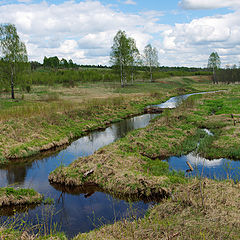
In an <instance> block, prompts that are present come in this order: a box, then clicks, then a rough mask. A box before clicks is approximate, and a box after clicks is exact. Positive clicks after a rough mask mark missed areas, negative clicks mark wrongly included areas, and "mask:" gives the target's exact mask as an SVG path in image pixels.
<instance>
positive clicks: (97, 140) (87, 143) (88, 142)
mask: <svg viewBox="0 0 240 240" xmlns="http://www.w3.org/2000/svg"><path fill="white" fill-rule="evenodd" d="M115 139H116V129H115V128H114V127H109V128H107V129H106V130H105V131H103V132H95V133H92V134H90V135H89V136H86V137H82V138H80V139H79V140H77V141H75V142H73V143H72V144H71V145H70V146H69V147H68V148H67V149H66V151H67V152H69V153H71V154H73V155H82V156H87V155H90V154H92V153H93V152H94V151H95V150H97V149H99V148H101V147H103V146H105V145H107V144H109V143H111V142H113V141H114V140H115Z"/></svg>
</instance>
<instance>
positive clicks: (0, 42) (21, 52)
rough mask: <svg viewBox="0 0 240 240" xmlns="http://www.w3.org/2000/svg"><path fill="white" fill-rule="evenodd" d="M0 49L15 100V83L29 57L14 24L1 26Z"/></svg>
mask: <svg viewBox="0 0 240 240" xmlns="http://www.w3.org/2000/svg"><path fill="white" fill-rule="evenodd" d="M0 47H1V55H2V60H3V61H4V63H5V69H6V71H8V72H9V75H10V77H9V78H10V85H11V94H12V99H14V98H15V96H14V85H15V81H16V79H17V77H18V74H19V73H20V72H21V71H23V69H24V68H25V66H26V63H27V62H28V56H27V50H26V46H25V44H24V43H23V42H21V41H20V38H19V36H18V34H17V29H16V27H15V26H14V25H13V24H1V25H0ZM9 75H8V76H9Z"/></svg>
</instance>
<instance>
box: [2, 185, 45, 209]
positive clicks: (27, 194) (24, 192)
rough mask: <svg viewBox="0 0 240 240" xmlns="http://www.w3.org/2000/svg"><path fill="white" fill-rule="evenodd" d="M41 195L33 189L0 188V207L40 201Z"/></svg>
mask: <svg viewBox="0 0 240 240" xmlns="http://www.w3.org/2000/svg"><path fill="white" fill-rule="evenodd" d="M42 200H43V196H42V195H41V194H39V193H37V192H36V191H35V190H33V189H14V188H11V187H5V188H0V207H2V206H11V205H21V204H32V203H40V202H41V201H42Z"/></svg>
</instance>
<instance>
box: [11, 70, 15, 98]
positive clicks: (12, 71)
mask: <svg viewBox="0 0 240 240" xmlns="http://www.w3.org/2000/svg"><path fill="white" fill-rule="evenodd" d="M11 90H12V99H15V96H14V68H13V67H12V68H11Z"/></svg>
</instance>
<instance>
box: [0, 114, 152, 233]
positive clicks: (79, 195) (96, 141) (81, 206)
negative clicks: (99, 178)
mask: <svg viewBox="0 0 240 240" xmlns="http://www.w3.org/2000/svg"><path fill="white" fill-rule="evenodd" d="M155 116H156V114H144V115H142V116H137V117H133V118H130V119H126V120H123V121H121V122H118V123H115V124H112V125H111V126H110V127H108V128H106V129H105V130H103V131H94V132H92V133H90V134H89V135H88V136H85V137H82V138H79V139H78V140H76V141H74V142H72V144H71V145H69V146H68V147H66V148H65V149H64V150H61V151H59V152H55V153H54V154H52V155H50V156H49V153H47V155H46V156H45V157H43V158H40V157H36V158H35V159H34V158H33V159H32V160H30V161H27V162H25V163H17V162H16V163H15V164H13V165H9V166H6V167H5V168H2V169H0V178H1V182H0V184H1V187H3V186H8V185H10V184H11V185H13V184H14V185H15V186H19V187H27V188H28V187H31V188H34V189H35V190H36V191H38V192H40V193H43V194H44V195H45V196H49V197H51V198H53V199H54V201H55V204H54V206H53V208H54V213H56V212H57V213H58V214H53V215H52V216H48V217H47V218H49V219H50V218H51V219H52V220H53V221H55V222H58V223H60V225H61V226H62V230H63V231H64V232H65V233H66V234H67V235H68V236H69V237H72V236H74V235H75V234H77V233H79V232H86V231H89V230H92V229H94V228H95V227H96V224H98V220H97V219H101V221H103V222H104V223H112V222H113V221H115V220H119V219H121V218H122V217H124V216H126V215H127V213H128V211H129V208H130V207H131V208H132V209H135V210H136V209H137V216H142V214H143V212H145V211H146V210H147V208H148V206H149V204H146V203H144V202H143V201H139V200H138V201H137V199H132V200H134V201H137V202H135V203H134V204H133V205H131V204H129V203H128V202H127V201H126V200H127V199H121V198H119V197H117V196H115V198H114V197H112V196H110V195H109V194H106V193H103V192H101V191H100V190H99V189H94V188H88V189H82V190H81V191H78V192H77V191H76V190H75V193H74V191H73V192H72V191H66V190H63V189H60V188H58V187H56V186H54V187H52V186H51V185H50V184H49V182H48V175H49V173H50V172H51V171H53V170H54V169H55V168H56V167H58V166H59V165H60V164H63V165H68V164H70V163H71V162H72V161H74V160H75V159H76V158H78V157H83V156H89V155H91V154H93V153H94V152H95V151H96V150H97V149H99V148H101V147H103V146H106V145H108V144H110V143H112V142H114V141H116V140H117V139H119V138H122V137H123V136H125V135H126V134H127V133H128V132H130V131H132V130H134V129H138V128H143V127H146V126H147V125H148V124H149V122H150V121H151V119H153V118H154V117H155ZM111 206H112V207H111ZM34 207H35V209H31V210H29V212H28V217H29V219H30V220H31V222H33V223H36V224H37V222H36V215H38V216H41V215H42V213H43V212H45V211H46V209H45V208H46V206H43V205H41V206H34ZM10 209H11V208H10ZM24 209H25V208H24ZM19 210H20V209H19ZM132 211H133V210H132ZM7 212H9V213H10V211H9V209H8V210H7V209H5V211H2V214H3V215H7V214H6V213H7ZM46 212H48V210H47V211H46ZM0 214H1V212H0ZM46 214H47V213H46ZM93 218H94V219H95V220H93ZM103 222H102V223H103ZM102 223H101V224H102Z"/></svg>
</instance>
